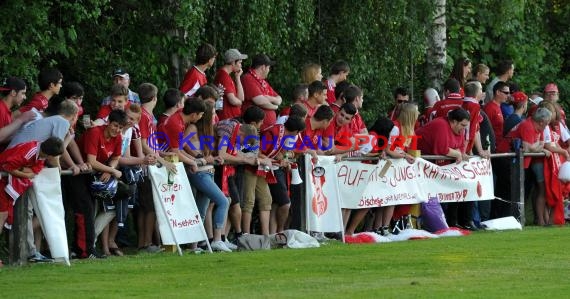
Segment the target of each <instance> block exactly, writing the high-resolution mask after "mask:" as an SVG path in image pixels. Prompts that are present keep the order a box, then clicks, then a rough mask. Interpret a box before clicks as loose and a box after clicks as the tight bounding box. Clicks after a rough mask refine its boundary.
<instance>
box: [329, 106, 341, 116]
mask: <svg viewBox="0 0 570 299" xmlns="http://www.w3.org/2000/svg"><path fill="white" fill-rule="evenodd" d="M329 106H330V107H331V109H332V111H333V112H334V113H335V114H337V113H338V112H339V111H340V106H339V105H338V104H337V103H331V104H330V105H329Z"/></svg>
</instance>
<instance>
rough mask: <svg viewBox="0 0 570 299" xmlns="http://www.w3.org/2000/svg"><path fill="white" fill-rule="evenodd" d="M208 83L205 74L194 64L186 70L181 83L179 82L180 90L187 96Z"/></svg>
mask: <svg viewBox="0 0 570 299" xmlns="http://www.w3.org/2000/svg"><path fill="white" fill-rule="evenodd" d="M206 83H208V78H206V74H204V72H202V71H201V70H199V69H198V68H197V67H196V66H193V67H192V68H191V69H189V70H188V72H186V75H185V76H184V80H183V81H182V84H180V91H182V93H184V95H186V96H187V97H191V96H193V95H194V94H195V93H196V91H198V89H199V88H200V87H202V86H204V85H206Z"/></svg>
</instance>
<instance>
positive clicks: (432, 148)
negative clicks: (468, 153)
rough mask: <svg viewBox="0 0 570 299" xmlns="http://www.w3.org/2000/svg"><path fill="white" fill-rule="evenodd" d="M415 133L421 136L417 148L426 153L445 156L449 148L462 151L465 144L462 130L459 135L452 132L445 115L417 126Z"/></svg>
mask: <svg viewBox="0 0 570 299" xmlns="http://www.w3.org/2000/svg"><path fill="white" fill-rule="evenodd" d="M416 135H418V136H421V137H420V138H418V149H419V150H420V151H421V152H422V154H426V155H444V156H445V155H447V153H448V152H449V149H450V148H451V149H454V150H458V151H461V152H463V149H464V145H465V139H464V132H461V133H460V134H459V135H456V134H455V133H453V131H452V130H451V126H450V125H449V121H448V120H447V118H445V117H440V118H436V119H434V120H432V121H430V122H429V123H428V124H427V125H425V126H423V127H421V128H419V129H418V130H417V131H416Z"/></svg>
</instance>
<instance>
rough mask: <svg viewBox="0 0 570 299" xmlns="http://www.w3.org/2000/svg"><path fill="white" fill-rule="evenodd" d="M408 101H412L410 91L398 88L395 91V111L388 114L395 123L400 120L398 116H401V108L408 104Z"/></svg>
mask: <svg viewBox="0 0 570 299" xmlns="http://www.w3.org/2000/svg"><path fill="white" fill-rule="evenodd" d="M408 101H410V95H409V94H408V90H407V89H406V88H405V87H398V88H396V90H395V91H394V102H395V104H394V109H392V111H390V113H388V117H389V118H390V120H392V121H395V120H397V119H398V114H400V106H402V104H403V103H407V102H408Z"/></svg>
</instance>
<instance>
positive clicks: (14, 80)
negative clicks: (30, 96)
mask: <svg viewBox="0 0 570 299" xmlns="http://www.w3.org/2000/svg"><path fill="white" fill-rule="evenodd" d="M0 82H1V83H2V86H0V91H12V90H16V91H19V90H22V89H25V88H26V82H24V80H22V79H20V78H18V77H9V78H6V79H5V80H3V81H0Z"/></svg>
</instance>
